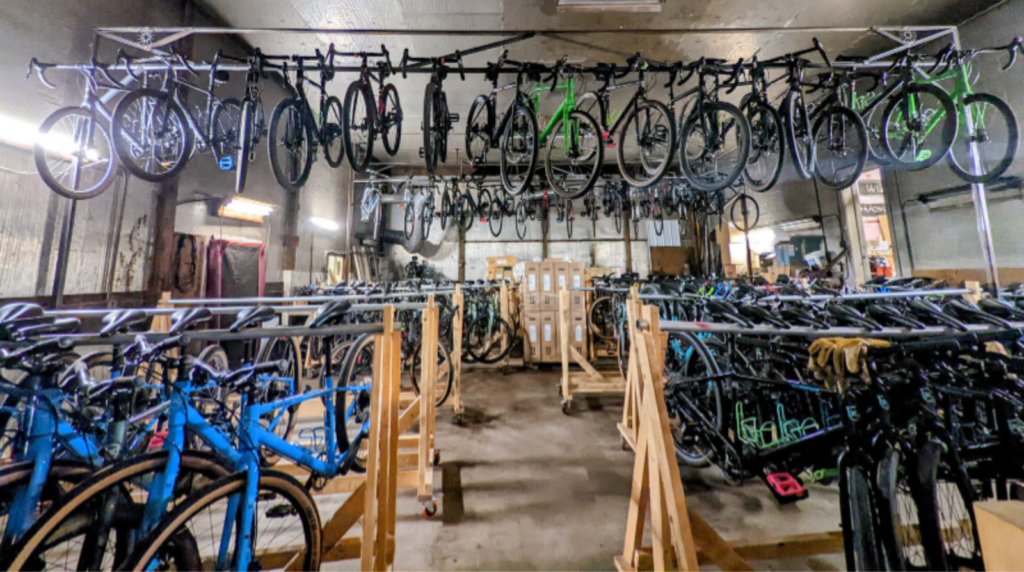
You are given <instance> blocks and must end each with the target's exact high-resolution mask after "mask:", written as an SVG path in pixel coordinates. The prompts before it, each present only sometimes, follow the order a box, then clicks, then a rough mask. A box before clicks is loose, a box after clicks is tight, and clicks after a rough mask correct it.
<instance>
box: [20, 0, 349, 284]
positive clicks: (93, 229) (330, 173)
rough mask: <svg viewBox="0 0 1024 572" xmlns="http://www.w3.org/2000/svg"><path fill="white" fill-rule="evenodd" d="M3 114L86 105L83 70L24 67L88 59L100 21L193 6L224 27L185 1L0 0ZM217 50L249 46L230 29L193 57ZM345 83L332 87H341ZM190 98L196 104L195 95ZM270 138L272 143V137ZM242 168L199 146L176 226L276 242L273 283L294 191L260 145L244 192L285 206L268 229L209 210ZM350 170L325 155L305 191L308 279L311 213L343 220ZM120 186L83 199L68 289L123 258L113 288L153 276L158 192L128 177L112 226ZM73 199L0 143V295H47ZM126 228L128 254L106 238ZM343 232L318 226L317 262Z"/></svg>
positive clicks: (28, 158)
mask: <svg viewBox="0 0 1024 572" xmlns="http://www.w3.org/2000/svg"><path fill="white" fill-rule="evenodd" d="M0 13H2V17H0V78H3V80H4V81H3V85H4V89H3V90H0V115H2V116H3V117H4V118H7V119H8V120H9V119H10V118H16V119H17V120H20V121H23V122H25V123H26V124H28V125H30V126H32V127H33V128H34V126H36V125H38V124H39V123H41V122H42V121H43V119H44V118H45V117H46V116H47V115H49V114H50V113H52V112H53V111H54V110H56V109H58V108H60V107H63V106H66V105H77V104H78V103H79V102H80V101H81V94H82V90H81V87H80V85H79V78H78V77H77V76H76V75H74V74H71V73H67V72H51V74H50V75H49V78H50V79H51V81H54V83H57V85H58V89H57V90H50V89H47V88H46V87H44V86H43V85H42V84H40V83H39V82H38V80H35V79H33V80H32V81H25V80H24V74H25V69H26V64H27V63H28V60H29V59H30V58H32V57H36V58H38V59H39V60H40V61H45V62H86V61H88V59H89V58H90V56H91V55H92V51H93V41H94V34H93V31H92V30H93V29H94V28H95V27H96V26H124V25H137V26H141V25H145V26H162V25H175V26H177V25H182V24H184V23H186V22H185V18H186V13H190V14H194V17H193V20H192V21H191V22H188V23H190V24H194V25H211V24H216V23H215V22H212V21H210V20H209V19H207V18H205V17H204V16H203V15H202V14H201V13H197V12H196V11H194V10H191V9H187V7H186V0H118V1H116V2H115V1H111V0H87V1H82V0H48V1H47V2H44V3H41V2H32V1H30V0H5V1H4V2H3V7H2V8H0ZM101 46H102V48H103V49H101V51H100V54H99V55H100V58H99V59H100V60H101V61H104V60H106V61H109V60H110V59H111V57H110V55H111V54H112V53H113V52H114V51H115V50H116V47H115V46H114V44H113V43H112V42H109V41H107V40H104V41H103V42H102V43H101ZM218 48H223V49H225V52H227V53H234V54H235V55H241V54H242V51H241V47H240V46H239V45H238V44H236V43H233V42H229V41H227V40H226V39H225V38H221V37H201V38H197V39H196V41H195V44H194V46H193V54H194V59H196V60H209V59H210V58H211V57H212V55H213V53H214V52H215V51H216V49H218ZM243 87H244V74H241V73H237V74H233V78H232V81H231V83H230V84H229V85H228V86H226V87H225V88H224V89H223V91H220V92H219V95H221V96H222V97H231V96H234V97H240V96H241V95H242V89H243ZM344 87H345V86H344V85H335V86H332V90H333V91H334V92H341V90H343V89H344ZM283 95H284V92H283V90H282V89H280V88H278V87H277V86H276V85H274V83H273V82H271V81H268V82H266V92H265V94H264V98H263V102H264V107H265V111H266V114H267V118H268V120H269V117H270V113H271V112H272V110H273V106H274V105H276V104H277V102H278V101H279V100H280V99H281V98H282V97H283ZM193 103H198V101H194V102H193ZM264 141H265V140H264ZM233 175H234V174H233V172H221V171H220V170H219V169H218V168H217V166H216V164H215V163H214V161H213V159H212V157H211V156H210V155H197V156H196V157H195V158H194V160H193V161H192V162H191V163H190V164H189V166H188V167H187V168H186V169H185V170H184V172H183V173H182V176H181V180H180V184H179V207H178V209H177V216H176V219H177V220H176V224H175V230H176V231H177V232H188V233H196V234H202V235H207V236H224V237H244V238H249V239H254V240H260V241H264V242H266V243H267V263H268V264H267V281H268V283H272V282H280V281H281V280H282V260H281V258H282V253H283V250H284V246H283V244H284V216H285V212H284V211H285V205H286V201H287V195H286V191H285V190H283V189H282V188H280V186H278V185H277V182H276V180H275V179H274V177H273V175H272V174H271V172H270V168H269V164H268V162H267V154H266V147H265V145H263V146H262V148H261V149H260V150H259V153H258V157H257V160H256V163H255V165H254V166H253V170H252V171H251V173H250V175H249V184H248V186H247V189H246V196H247V197H251V198H254V199H258V200H263V201H267V202H270V203H273V204H275V205H277V206H278V210H277V212H275V213H274V214H273V215H272V216H271V217H269V219H268V221H267V223H266V224H265V225H263V226H259V225H253V224H249V223H239V222H236V221H229V220H226V219H221V218H219V217H211V216H210V215H209V214H208V207H207V206H206V204H205V203H203V202H196V201H197V199H198V200H202V199H204V198H209V197H226V196H229V195H232V194H233V193H234V191H233V180H234V177H233ZM350 176H351V174H350V170H348V169H347V168H342V169H338V170H333V169H330V168H329V167H328V166H327V164H326V162H325V161H323V160H322V158H321V160H319V161H318V162H317V163H316V164H315V165H314V167H313V171H312V174H311V176H310V179H309V182H308V183H307V184H306V186H305V187H304V188H303V189H302V190H301V191H299V197H298V203H299V214H298V220H299V225H298V228H297V235H298V236H299V247H298V252H297V260H296V264H295V267H296V269H297V270H299V271H301V273H302V276H301V277H297V278H298V280H299V281H300V282H302V281H305V280H307V279H308V277H307V273H308V268H309V267H310V264H309V262H310V250H309V237H310V236H311V232H312V229H311V227H310V225H309V223H308V219H309V217H310V216H319V217H323V218H330V219H333V220H336V221H337V222H339V224H342V226H343V227H344V224H345V221H346V216H347V215H346V210H345V208H344V206H343V205H345V204H346V203H347V200H348V198H347V194H346V192H345V189H346V188H348V187H349V186H350V184H349V185H347V184H345V183H346V182H347V181H350ZM117 194H118V185H117V183H115V185H112V186H111V188H109V189H108V190H107V191H106V192H105V193H104V194H103V195H101V196H99V197H97V198H94V199H92V200H87V201H80V202H79V203H78V205H77V213H76V219H75V228H74V233H73V236H72V243H71V251H70V255H69V265H68V277H67V285H66V288H65V292H66V293H67V294H84V293H98V292H100V291H101V288H102V285H103V278H104V277H103V274H104V269H105V268H106V267H107V265H108V264H116V267H115V274H114V275H115V280H114V284H113V291H114V292H126V291H140V290H143V289H144V288H145V286H146V283H147V276H148V272H149V268H150V264H151V260H150V259H151V257H152V240H153V239H152V236H153V228H152V225H153V224H154V217H153V215H154V206H155V194H154V189H153V186H152V185H150V184H148V183H144V182H142V181H139V180H136V179H131V180H130V181H129V185H128V192H127V202H126V207H125V214H124V219H123V225H122V226H121V228H120V229H114V230H113V231H111V228H112V225H113V223H114V222H115V221H116V218H114V217H112V212H111V211H112V207H113V205H114V202H115V195H117ZM69 205H70V201H69V200H67V199H64V198H61V197H59V196H57V195H56V194H54V193H52V192H51V191H50V190H49V188H48V187H46V185H45V184H43V183H42V181H41V180H40V179H39V177H38V175H37V174H36V172H35V166H34V163H33V160H32V154H31V151H28V150H25V149H22V148H18V147H13V146H7V145H0V297H18V296H34V295H45V294H49V293H50V290H51V287H52V281H53V275H54V268H55V265H56V259H57V246H58V242H59V237H60V225H61V224H62V222H63V220H64V213H65V212H66V211H67V209H68V208H69ZM118 233H119V234H120V240H119V249H118V250H119V251H118V252H111V251H110V249H109V248H108V246H109V245H110V243H111V242H112V239H113V237H114V235H116V234H118ZM345 236H346V232H345V230H344V228H343V229H342V231H340V232H338V233H335V234H333V235H326V234H323V233H321V234H319V235H318V236H317V241H316V250H315V251H314V253H313V258H314V264H313V267H314V271H316V270H317V269H318V268H319V267H321V266H322V265H323V251H325V250H328V249H334V250H342V249H344V248H346V247H347V245H345V244H344V241H345V238H344V237H345Z"/></svg>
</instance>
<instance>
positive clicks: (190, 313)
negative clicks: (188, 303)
mask: <svg viewBox="0 0 1024 572" xmlns="http://www.w3.org/2000/svg"><path fill="white" fill-rule="evenodd" d="M212 317H213V312H211V311H210V309H209V308H186V309H182V310H178V311H177V312H175V313H173V314H171V329H170V330H168V331H167V333H169V334H171V335H172V336H174V335H178V334H180V333H181V332H184V331H185V330H188V329H191V328H192V327H194V326H198V325H199V324H204V323H206V322H209V321H210V318H212Z"/></svg>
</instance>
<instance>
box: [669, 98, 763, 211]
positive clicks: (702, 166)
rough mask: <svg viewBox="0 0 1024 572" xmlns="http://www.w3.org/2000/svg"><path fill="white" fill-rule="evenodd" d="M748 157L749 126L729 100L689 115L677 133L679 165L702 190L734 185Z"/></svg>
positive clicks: (688, 179)
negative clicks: (680, 130)
mask: <svg viewBox="0 0 1024 572" xmlns="http://www.w3.org/2000/svg"><path fill="white" fill-rule="evenodd" d="M749 156H750V125H749V124H748V123H747V118H746V117H744V115H743V114H742V113H741V112H740V110H739V108H737V107H736V106H735V105H732V104H731V103H725V102H720V101H719V102H713V103H707V104H705V105H704V107H703V108H702V109H700V110H699V112H696V113H692V114H690V117H689V118H688V119H687V120H686V123H685V124H684V125H683V130H682V132H681V133H680V134H679V166H680V169H681V170H682V172H683V175H684V176H685V177H686V180H687V181H689V183H690V184H691V185H692V186H694V187H696V188H697V189H699V190H702V191H708V192H712V191H720V190H722V189H724V188H726V187H728V186H729V185H731V184H733V183H734V182H735V181H736V179H737V178H739V176H740V174H741V173H742V172H743V167H744V166H746V164H747V158H748V157H749Z"/></svg>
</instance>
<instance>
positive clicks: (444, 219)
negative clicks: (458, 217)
mask: <svg viewBox="0 0 1024 572" xmlns="http://www.w3.org/2000/svg"><path fill="white" fill-rule="evenodd" d="M451 213H452V199H451V193H449V192H448V188H447V187H446V188H445V189H444V191H443V192H442V193H441V230H442V231H444V230H447V229H448V219H449V218H450V217H451Z"/></svg>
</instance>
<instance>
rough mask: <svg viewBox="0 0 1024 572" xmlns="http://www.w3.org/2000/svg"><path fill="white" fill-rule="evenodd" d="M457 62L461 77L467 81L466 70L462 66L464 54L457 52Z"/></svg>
mask: <svg viewBox="0 0 1024 572" xmlns="http://www.w3.org/2000/svg"><path fill="white" fill-rule="evenodd" d="M455 61H457V62H458V63H459V77H460V78H461V79H462V81H466V68H465V67H463V65H462V52H460V51H459V50H455Z"/></svg>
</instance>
